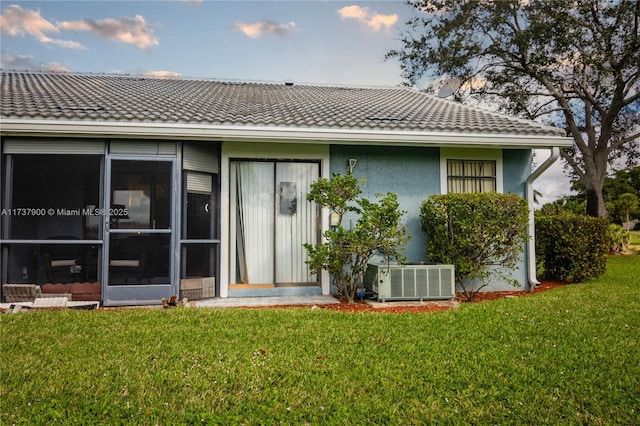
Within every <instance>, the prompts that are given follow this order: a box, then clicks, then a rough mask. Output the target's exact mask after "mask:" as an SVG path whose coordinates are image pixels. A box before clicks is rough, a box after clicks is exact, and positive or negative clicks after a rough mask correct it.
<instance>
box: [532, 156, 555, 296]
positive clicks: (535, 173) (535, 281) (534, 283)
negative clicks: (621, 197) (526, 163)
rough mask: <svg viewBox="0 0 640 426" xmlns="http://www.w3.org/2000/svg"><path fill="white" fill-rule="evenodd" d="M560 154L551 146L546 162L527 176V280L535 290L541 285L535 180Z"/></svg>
mask: <svg viewBox="0 0 640 426" xmlns="http://www.w3.org/2000/svg"><path fill="white" fill-rule="evenodd" d="M559 156H560V148H559V147H557V146H552V147H551V155H550V156H549V158H547V159H546V160H545V161H544V163H542V164H541V165H540V167H538V168H537V169H535V170H534V171H533V172H532V173H531V174H530V175H529V177H528V178H527V181H526V191H527V201H528V202H529V241H528V242H527V281H528V282H529V289H528V290H529V291H530V292H533V290H534V288H535V287H536V286H538V285H540V282H539V281H538V277H537V276H536V222H535V215H534V212H533V181H535V180H536V179H538V178H539V177H540V175H541V174H542V173H544V172H545V171H546V170H547V169H548V168H549V167H551V165H552V164H553V163H555V162H556V160H557V159H558V157H559Z"/></svg>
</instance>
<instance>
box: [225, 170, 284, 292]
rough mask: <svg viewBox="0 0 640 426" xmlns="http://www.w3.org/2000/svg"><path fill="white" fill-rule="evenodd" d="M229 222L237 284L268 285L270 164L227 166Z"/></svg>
mask: <svg viewBox="0 0 640 426" xmlns="http://www.w3.org/2000/svg"><path fill="white" fill-rule="evenodd" d="M231 188H232V197H234V198H235V199H232V203H231V205H232V209H233V210H235V212H232V213H234V214H232V216H231V217H232V218H235V227H234V228H235V235H236V250H235V252H236V255H237V261H236V264H237V271H238V276H237V281H238V282H241V283H243V284H249V283H252V284H260V283H272V282H273V279H274V274H273V268H274V262H273V259H274V250H273V244H274V243H273V241H274V235H273V213H274V212H273V195H274V187H273V164H272V163H262V162H246V161H242V162H235V163H232V165H231Z"/></svg>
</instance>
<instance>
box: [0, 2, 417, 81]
mask: <svg viewBox="0 0 640 426" xmlns="http://www.w3.org/2000/svg"><path fill="white" fill-rule="evenodd" d="M1 4H2V19H3V21H2V49H1V50H2V67H3V68H5V69H13V68H16V69H23V68H26V67H29V68H32V69H34V68H39V69H54V70H67V71H77V72H104V73H127V74H145V73H167V74H169V75H180V76H183V77H207V78H218V79H240V80H258V81H283V80H293V81H297V82H314V83H335V84H362V85H385V86H389V85H397V84H399V83H401V77H400V68H399V66H398V64H397V63H396V62H395V61H386V62H385V61H384V54H385V52H386V51H387V50H389V49H390V48H393V47H399V42H398V38H399V32H400V30H401V28H402V27H403V24H404V22H405V21H406V20H407V19H408V18H409V17H410V16H411V14H412V12H411V10H410V9H409V8H408V7H407V6H406V5H405V4H404V3H402V2H401V1H378V2H342V1H234V2H231V1H173V2H168V1H133V2H125V1H82V2H81V1H46V2H36V1H26V2H24V1H23V2H20V1H15V2H13V1H4V0H3V1H2V2H1Z"/></svg>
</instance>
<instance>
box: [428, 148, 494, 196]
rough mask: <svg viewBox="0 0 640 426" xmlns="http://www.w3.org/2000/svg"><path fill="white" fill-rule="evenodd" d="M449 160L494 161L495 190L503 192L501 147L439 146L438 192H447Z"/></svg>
mask: <svg viewBox="0 0 640 426" xmlns="http://www.w3.org/2000/svg"><path fill="white" fill-rule="evenodd" d="M449 160H462V161H495V165H496V175H495V179H496V192H497V193H502V192H504V179H503V160H502V150H501V149H479V148H468V149H465V148H440V193H442V194H447V193H448V192H449V190H448V180H449V179H448V178H449V173H448V162H449Z"/></svg>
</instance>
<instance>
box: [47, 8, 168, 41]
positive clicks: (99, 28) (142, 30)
mask: <svg viewBox="0 0 640 426" xmlns="http://www.w3.org/2000/svg"><path fill="white" fill-rule="evenodd" d="M58 28H60V29H63V30H76V31H90V32H91V33H93V34H94V35H97V36H98V37H102V38H105V39H107V40H116V41H120V42H122V43H127V44H133V45H135V46H136V47H138V48H140V49H148V48H151V47H153V46H157V45H158V44H159V42H158V39H157V38H156V36H155V35H154V33H153V29H152V28H151V26H150V25H149V24H148V23H147V22H146V21H145V19H144V17H142V16H140V15H136V16H135V17H133V18H130V17H126V16H125V17H122V18H119V19H102V20H99V21H95V20H92V19H81V20H79V21H63V22H59V23H58Z"/></svg>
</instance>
